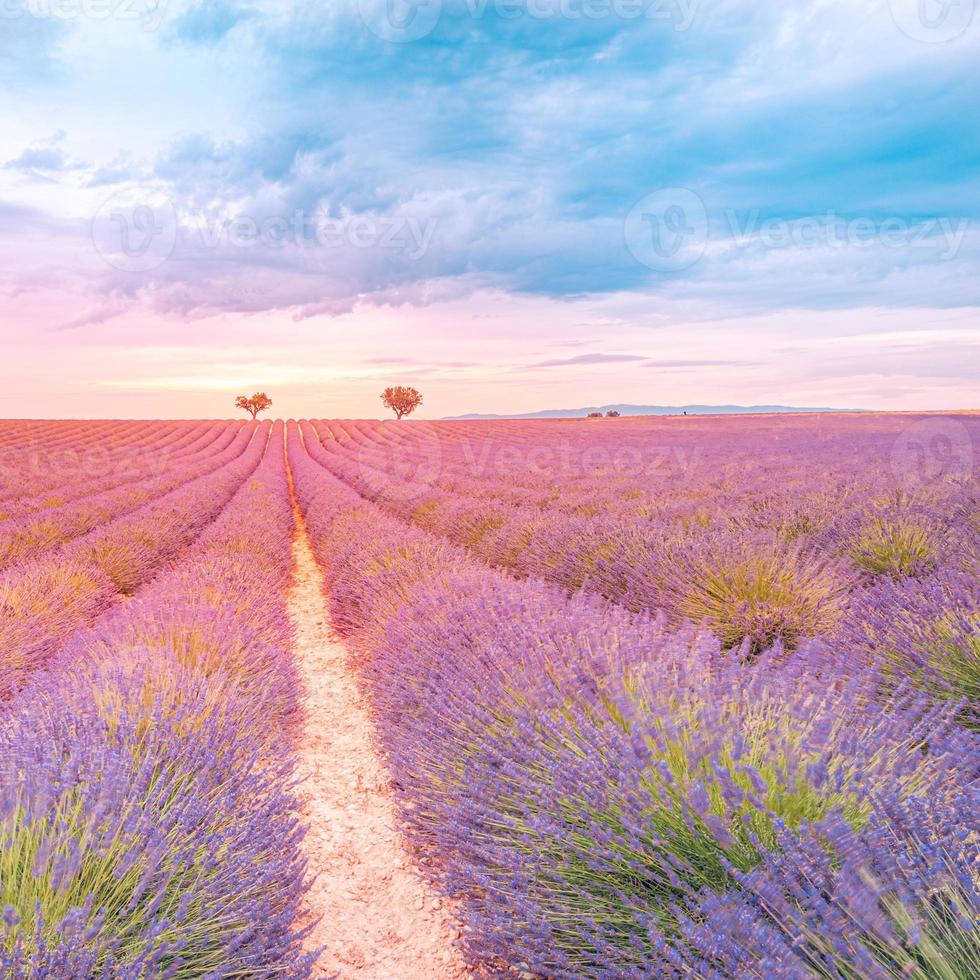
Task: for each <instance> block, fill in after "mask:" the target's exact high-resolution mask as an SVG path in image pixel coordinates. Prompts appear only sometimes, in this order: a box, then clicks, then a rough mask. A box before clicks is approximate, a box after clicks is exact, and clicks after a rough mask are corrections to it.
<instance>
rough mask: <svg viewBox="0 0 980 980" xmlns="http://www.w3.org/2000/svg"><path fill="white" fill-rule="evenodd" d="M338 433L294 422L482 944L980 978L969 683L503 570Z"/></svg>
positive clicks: (333, 574)
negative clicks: (747, 655)
mask: <svg viewBox="0 0 980 980" xmlns="http://www.w3.org/2000/svg"><path fill="white" fill-rule="evenodd" d="M301 432H302V434H304V435H305V436H306V443H305V446H304V445H303V444H302V442H301V440H300V438H299V437H300V434H301ZM329 457H330V454H329V453H326V451H325V450H323V449H322V447H320V446H319V444H318V442H317V440H316V439H315V436H314V435H313V433H312V432H311V431H310V429H309V427H306V426H304V427H303V429H302V430H301V429H300V428H299V427H298V426H296V427H291V430H290V440H289V459H290V465H291V467H292V471H293V475H294V480H295V485H296V491H297V496H298V499H299V501H300V506H301V508H302V510H303V511H304V514H305V517H306V521H307V526H308V528H309V531H310V534H311V538H312V541H313V545H314V549H315V552H316V554H317V557H318V558H319V560H320V561H321V562H322V564H323V566H324V569H325V572H326V578H327V589H328V592H329V596H330V599H331V602H332V605H333V609H332V612H333V617H334V622H335V624H336V625H337V626H338V628H340V629H341V630H342V631H343V633H344V634H345V636H346V638H347V640H348V643H349V644H350V646H351V648H352V650H353V651H354V653H355V655H356V657H357V662H358V665H359V667H360V670H361V672H362V676H363V677H364V679H365V683H366V684H367V686H368V688H369V690H370V693H371V696H372V703H373V705H374V708H375V711H376V714H377V718H378V722H379V726H380V730H381V733H382V738H383V741H384V746H385V749H386V751H387V753H388V755H389V757H390V760H391V764H392V766H393V768H394V773H395V777H396V785H397V786H399V787H400V788H401V791H402V800H401V802H402V804H403V811H402V812H403V816H404V818H405V820H406V824H407V827H408V829H409V831H410V833H412V834H413V835H414V836H415V838H416V840H417V842H418V843H419V844H420V846H422V847H423V848H428V849H430V850H431V851H432V852H433V853H434V854H435V855H436V856H437V857H438V859H439V861H438V863H437V866H438V867H439V869H440V871H439V875H440V878H439V882H438V883H439V884H440V886H441V887H442V888H443V889H444V890H445V891H446V892H447V893H448V894H449V895H450V896H451V897H452V898H453V899H454V900H455V901H456V902H457V903H458V908H459V910H460V913H461V914H462V915H463V917H464V919H465V921H466V924H467V929H466V936H467V942H468V947H469V949H470V951H471V953H473V954H474V955H476V956H479V957H480V958H481V959H483V960H484V961H486V962H490V963H493V962H500V963H502V964H503V967H502V969H506V968H511V969H515V968H516V969H524V970H530V971H532V972H533V973H535V974H536V975H539V976H543V977H567V976H575V977H634V976H635V977H641V976H651V975H656V976H665V977H666V976H678V977H680V976H692V975H693V976H700V977H718V978H721V977H732V976H738V977H760V978H761V977H768V978H772V977H777V978H783V977H786V978H789V977H793V978H795V977H804V976H814V975H815V976H827V977H874V978H877V977H905V976H922V977H949V978H953V977H963V976H969V975H971V970H972V969H973V967H974V966H975V964H976V963H977V962H980V932H978V920H980V894H978V891H977V883H976V868H977V866H978V862H980V853H978V842H977V839H976V834H975V818H976V814H977V812H978V806H977V804H978V794H977V783H976V779H977V773H978V772H980V752H978V744H977V740H976V738H975V736H974V735H973V734H972V733H971V732H970V731H969V730H968V729H967V728H965V727H964V726H962V725H961V724H959V723H958V719H957V710H958V706H957V705H953V706H950V705H943V704H939V705H937V704H936V703H934V702H933V701H931V700H930V699H929V697H928V696H927V695H925V694H923V693H921V692H919V691H917V690H916V689H915V688H914V687H911V686H909V685H906V684H901V683H899V684H897V685H896V684H894V683H891V682H889V683H885V680H886V678H884V677H883V676H882V674H881V672H879V671H878V670H876V669H875V667H874V665H873V664H863V663H861V662H860V659H859V658H856V657H847V656H839V655H835V654H834V653H833V652H832V651H830V650H828V649H827V648H826V647H819V646H816V645H813V644H809V643H801V644H800V645H799V646H798V648H797V649H795V650H793V651H790V652H786V651H782V650H776V651H773V652H765V651H763V652H760V653H759V654H758V655H757V657H756V658H755V660H754V661H753V662H752V663H746V662H744V661H742V660H740V659H739V658H736V657H731V656H730V655H726V654H725V653H724V652H723V650H722V648H721V646H720V644H719V643H718V641H717V639H715V638H714V637H713V636H711V635H710V634H709V633H707V632H699V631H697V630H695V629H693V628H690V627H684V628H668V627H667V626H666V624H665V621H664V619H663V617H650V616H648V615H646V614H644V613H635V612H630V611H628V610H626V609H625V608H624V607H623V606H621V605H615V604H610V603H608V602H607V601H606V600H604V599H602V598H601V597H599V596H597V595H595V594H594V593H592V594H590V593H587V592H578V593H575V594H572V595H569V594H568V593H567V591H566V590H564V589H560V588H557V587H556V586H554V585H549V584H547V583H545V582H543V581H542V580H541V579H540V578H538V577H534V576H526V577H524V578H523V579H520V580H516V579H513V578H511V577H509V576H507V575H505V574H500V573H497V572H494V571H492V570H490V569H488V568H487V566H486V565H484V564H482V563H480V562H477V561H475V560H474V559H473V558H472V557H470V556H469V555H468V554H467V553H466V551H464V550H462V549H460V548H459V547H458V546H456V545H453V544H451V543H449V542H448V541H446V540H445V538H439V537H436V536H433V535H430V534H428V533H426V532H424V531H422V530H420V529H418V528H415V527H411V526H409V525H406V524H405V523H404V522H403V521H401V520H399V519H397V518H395V517H394V516H392V515H390V514H385V513H384V512H383V511H380V510H378V509H377V508H376V507H375V506H374V505H373V504H371V503H369V502H366V501H365V500H364V499H363V497H361V496H360V495H359V494H357V493H356V492H355V491H354V490H353V489H351V488H350V487H349V486H347V485H345V484H344V483H343V482H341V481H339V480H338V479H336V478H335V477H334V476H333V475H332V474H331V473H330V470H329V469H328V468H327V466H328V465H329V463H330V459H329Z"/></svg>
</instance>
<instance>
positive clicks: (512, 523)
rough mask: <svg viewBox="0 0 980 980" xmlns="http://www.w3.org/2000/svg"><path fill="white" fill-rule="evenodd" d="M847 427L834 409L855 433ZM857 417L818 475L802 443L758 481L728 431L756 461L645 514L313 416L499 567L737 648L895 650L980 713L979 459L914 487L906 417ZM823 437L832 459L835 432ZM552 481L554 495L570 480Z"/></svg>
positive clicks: (382, 492)
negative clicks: (900, 447) (567, 498)
mask: <svg viewBox="0 0 980 980" xmlns="http://www.w3.org/2000/svg"><path fill="white" fill-rule="evenodd" d="M969 421H970V422H971V424H974V425H975V423H973V422H972V420H969ZM744 424H745V423H744V422H743V425H744ZM822 424H823V425H825V426H827V425H830V423H827V422H823V423H822ZM853 424H854V423H853V422H850V421H842V422H841V423H840V425H841V426H842V428H843V430H844V434H845V435H846V433H847V431H848V426H851V425H853ZM861 424H862V426H863V428H864V436H863V438H864V442H863V443H859V444H860V445H861V446H862V448H863V452H862V453H855V452H854V449H853V447H851V449H850V451H849V452H843V451H841V452H840V453H839V455H840V457H841V458H839V459H833V460H832V459H831V458H827V459H825V460H824V467H823V470H822V472H821V473H820V475H819V477H814V475H813V474H812V473H810V474H809V475H807V476H806V477H805V479H804V477H803V475H802V474H801V468H802V467H809V466H811V465H812V461H810V460H809V459H808V458H807V459H806V460H805V461H803V462H801V460H803V459H804V457H805V456H806V455H807V454H806V453H804V452H803V450H802V449H801V448H798V450H797V451H795V452H788V453H786V455H785V458H784V459H783V460H782V461H781V462H780V461H777V460H772V461H770V460H766V462H767V464H770V463H771V465H769V468H768V469H766V470H765V473H766V474H767V476H766V480H765V481H762V482H760V480H759V479H758V478H757V471H758V469H759V458H758V457H759V455H760V453H761V452H762V451H763V448H764V447H763V446H762V445H761V444H760V440H759V438H758V435H757V434H755V435H753V433H752V432H751V430H750V431H749V438H747V439H745V440H743V442H742V444H741V445H739V444H738V442H737V441H735V440H733V439H732V438H731V435H732V434H731V433H729V440H728V443H729V455H730V456H733V457H735V458H737V459H746V460H749V459H751V461H752V462H751V465H748V464H747V472H746V475H745V476H744V479H742V480H740V481H739V482H732V481H731V480H729V481H728V483H727V484H726V485H725V486H724V487H721V486H718V485H716V484H714V483H713V482H712V480H711V478H710V474H705V475H704V476H703V477H701V478H700V479H699V480H694V479H693V478H692V479H691V480H689V481H688V483H687V484H686V485H684V486H681V487H679V488H678V491H679V492H678V496H679V497H680V498H681V501H680V503H678V502H677V501H671V500H669V499H664V500H661V501H659V502H655V501H648V502H647V503H646V504H645V505H644V507H645V511H644V513H643V514H640V513H638V512H637V511H636V510H635V509H632V504H633V501H634V498H632V497H630V498H629V499H627V500H626V501H625V503H624V506H623V507H622V508H616V507H615V506H613V505H612V504H610V503H609V501H608V500H607V501H606V507H605V509H604V510H603V511H602V512H599V513H595V514H590V515H581V514H578V515H576V514H572V513H569V511H568V510H567V509H565V508H563V507H560V506H556V507H552V508H542V507H541V506H538V505H534V504H518V503H515V502H513V500H512V499H511V490H510V489H509V486H508V484H507V483H506V481H504V482H503V483H501V481H499V480H495V479H483V480H480V479H477V478H476V477H473V476H469V477H467V478H466V479H465V480H464V481H462V482H460V479H459V478H455V479H447V477H446V475H445V473H443V472H442V470H443V468H444V467H449V468H450V469H452V465H458V463H457V464H452V465H451V461H452V460H453V453H452V451H451V445H452V438H453V437H452V435H451V434H445V433H444V434H443V435H442V436H441V437H440V438H441V439H442V443H441V444H442V445H443V447H444V448H443V450H442V454H443V463H442V465H441V466H440V469H439V472H436V473H431V472H428V471H427V470H426V467H425V465H424V463H423V462H422V456H424V452H423V451H422V450H421V449H420V446H421V443H418V442H416V444H415V445H414V450H415V454H416V455H415V461H414V466H413V465H412V449H413V439H412V436H411V434H408V435H403V436H400V437H386V438H388V439H389V441H390V442H391V446H389V447H388V449H387V450H385V449H382V448H381V447H380V442H381V436H380V435H373V440H372V438H369V436H371V434H372V433H374V432H375V431H376V430H382V431H383V430H385V429H386V427H385V426H381V425H377V424H375V425H374V427H373V429H371V428H370V427H368V426H361V427H360V428H359V429H358V428H357V427H355V426H352V425H351V424H349V423H348V424H340V423H312V424H311V425H309V426H307V428H306V431H307V433H308V434H310V435H311V437H312V438H313V439H316V436H319V439H318V440H317V441H316V443H315V444H313V446H312V451H314V452H319V451H320V449H321V447H322V450H323V452H322V453H321V454H320V455H319V457H318V458H319V459H320V461H321V462H323V464H324V465H325V466H327V467H328V468H330V470H331V471H332V472H333V473H334V474H335V475H337V476H338V477H340V478H342V479H344V480H345V481H346V482H348V483H350V484H351V485H352V486H353V487H355V488H356V489H357V490H358V492H360V493H361V494H362V495H364V496H365V497H367V498H369V499H371V500H373V501H375V502H376V503H378V504H380V505H381V506H383V507H384V508H385V509H387V510H388V511H390V512H391V513H393V514H395V515H396V516H398V517H400V518H402V519H405V520H408V521H409V522H411V523H413V524H415V525H417V526H419V527H421V528H423V529H425V530H428V531H431V532H434V533H436V534H439V535H443V536H445V537H446V538H448V539H449V540H451V541H453V542H455V543H457V544H460V545H463V546H465V547H466V548H467V549H468V550H469V551H470V552H472V553H473V554H474V555H475V556H477V557H479V558H481V559H483V560H484V561H486V562H488V563H490V564H492V565H495V566H498V567H501V568H504V569H506V570H508V571H509V572H511V573H514V574H517V575H519V576H534V577H543V578H546V579H548V580H550V581H553V582H555V583H557V584H559V585H561V586H562V587H564V588H566V589H570V590H572V589H579V588H585V589H587V590H589V591H593V592H596V593H598V594H600V595H602V596H604V597H606V598H609V599H612V600H613V601H616V602H618V603H621V604H622V605H624V606H626V607H627V608H628V609H631V610H644V611H649V612H655V611H660V610H662V611H664V612H665V613H666V614H667V615H668V616H669V617H670V619H671V621H672V622H675V623H679V622H682V621H685V620H686V621H693V622H699V623H704V624H705V625H706V626H708V627H709V628H710V629H711V630H712V631H713V632H714V633H715V634H716V635H717V636H718V637H719V639H720V640H721V641H722V643H723V644H724V645H725V646H727V647H737V646H739V645H740V644H745V645H746V647H747V648H748V649H749V650H751V651H752V652H757V651H758V650H760V649H763V648H766V647H768V646H770V645H772V644H773V643H774V642H776V641H777V640H778V641H780V642H782V643H783V644H785V645H786V646H790V647H792V646H793V645H795V644H796V643H797V642H798V641H799V640H800V639H801V638H804V637H822V638H825V639H828V640H832V641H833V642H834V643H835V644H836V645H837V646H838V647H839V648H840V649H841V650H842V655H850V656H860V657H862V658H865V659H868V658H870V659H877V660H881V661H884V662H885V663H886V665H887V667H888V669H889V671H890V672H891V674H892V675H893V676H894V677H896V678H898V679H902V678H904V679H911V680H913V681H914V682H915V683H916V684H918V685H920V686H922V687H924V688H927V689H928V690H929V691H930V692H931V693H932V694H933V695H934V696H936V697H938V698H942V699H946V700H950V701H962V702H965V705H966V707H965V711H966V712H967V713H968V714H971V713H972V715H973V717H974V723H980V717H978V714H977V713H978V711H980V647H978V644H977V640H976V637H977V632H978V626H980V594H978V590H977V585H976V582H977V571H978V560H977V556H978V553H980V549H978V543H980V520H978V516H977V515H978V509H977V501H976V492H975V483H973V482H972V481H970V480H969V479H968V476H969V473H968V472H965V473H963V474H956V473H952V474H949V475H948V477H947V478H943V479H939V478H937V479H935V480H932V481H930V482H929V483H928V484H927V485H923V486H920V487H919V488H918V489H917V492H916V493H914V494H912V493H910V492H908V491H903V490H902V488H901V486H900V485H898V484H897V483H896V478H895V474H894V473H893V472H891V471H890V470H889V469H888V465H887V464H888V453H887V446H888V445H889V442H890V443H891V444H894V438H895V437H894V428H895V426H896V424H897V423H896V422H895V420H893V419H888V420H886V421H885V422H882V423H879V427H881V428H883V429H884V432H885V435H886V436H887V438H883V437H882V436H881V433H878V432H877V430H876V429H874V428H873V427H872V423H871V421H869V420H861ZM956 424H957V425H960V426H963V428H964V430H965V425H963V423H959V422H957V423H956ZM529 428H535V427H534V426H530V427H529ZM314 429H315V432H316V435H315V436H314V435H313V430H314ZM344 432H345V433H347V434H346V435H345V436H344V437H343V438H341V435H342V433H344ZM358 432H359V433H360V438H361V439H362V441H361V442H358V441H356V439H355V438H354V437H355V435H357V433H358ZM794 435H795V436H796V437H797V443H796V445H797V446H798V447H801V446H808V444H807V443H805V442H803V441H802V436H801V433H799V432H795V433H794V431H793V430H789V432H788V433H787V434H786V435H785V436H784V438H786V439H790V438H791V437H793V436H794ZM872 436H874V437H875V438H872ZM650 438H655V436H654V435H650ZM809 438H811V439H812V436H811V437H809ZM719 441H720V440H718V439H717V438H716V440H715V443H716V448H717V443H718V442H719ZM823 441H824V442H826V441H828V440H823ZM829 444H830V446H831V448H832V451H833V452H832V453H831V457H832V456H833V453H835V452H837V451H838V445H839V444H838V441H837V440H833V441H830V443H829ZM392 447H394V448H392ZM395 448H400V449H401V450H402V451H404V452H405V453H406V454H407V462H408V473H407V475H401V476H400V475H399V474H398V473H397V472H395V471H393V469H392V467H391V466H390V465H387V460H388V459H389V458H390V455H386V454H391V453H394V452H395ZM712 451H715V450H712ZM874 453H878V454H879V456H878V458H877V459H876V458H875V456H874ZM881 454H884V458H882V456H881ZM709 455H710V454H709ZM825 455H826V450H825ZM859 463H860V464H861V466H859V465H858V464H859ZM753 474H756V475H753ZM525 475H526V474H525ZM958 476H959V478H957V477H958ZM601 479H602V477H601V476H600V477H596V480H597V481H600V480H601ZM554 496H555V498H556V500H557V501H558V502H559V503H560V502H561V500H562V497H563V491H562V489H561V487H560V486H556V488H555V493H554ZM597 496H601V494H599V493H598V492H597ZM685 496H686V497H687V498H688V499H687V500H686V501H685V500H684V499H683V498H684V497H685Z"/></svg>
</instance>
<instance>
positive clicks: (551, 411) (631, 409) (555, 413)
mask: <svg viewBox="0 0 980 980" xmlns="http://www.w3.org/2000/svg"><path fill="white" fill-rule="evenodd" d="M612 411H615V412H619V414H620V415H683V414H684V412H687V414H688V415H750V414H769V415H771V414H777V415H778V414H784V413H790V412H859V411H863V409H853V408H794V407H793V406H791V405H590V406H588V407H587V408H548V409H545V410H544V411H542V412H525V413H523V414H521V415H479V414H476V413H473V414H470V415H450V416H447V418H446V421H447V422H461V421H464V420H467V419H575V418H584V417H585V416H586V415H588V414H589V412H602V413H603V414H605V413H606V412H612Z"/></svg>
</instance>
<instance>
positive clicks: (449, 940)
mask: <svg viewBox="0 0 980 980" xmlns="http://www.w3.org/2000/svg"><path fill="white" fill-rule="evenodd" d="M296 522H297V529H298V530H297V535H296V538H295V539H294V542H293V559H294V561H295V565H296V572H295V579H294V582H293V588H292V591H291V593H290V597H289V614H290V618H291V619H292V621H293V624H294V627H295V629H296V647H295V653H296V657H297V661H298V663H299V666H300V670H301V672H302V675H303V679H304V683H305V686H306V704H305V708H306V721H305V725H304V732H303V738H302V741H301V742H300V760H299V769H300V776H301V777H302V778H303V779H304V782H303V784H302V785H301V787H300V794H301V796H303V798H304V814H303V815H304V817H305V819H306V823H307V826H308V828H309V830H308V833H307V837H306V841H305V850H306V854H307V858H308V860H309V864H310V872H311V874H315V875H316V876H317V880H316V882H315V884H314V885H313V888H312V890H311V891H310V895H309V905H310V908H311V911H312V913H313V915H314V916H322V918H321V920H320V923H319V925H318V926H317V928H316V930H315V931H314V932H313V934H312V935H311V936H310V938H309V940H308V944H307V945H308V948H311V949H315V948H318V947H320V946H326V947H327V948H326V952H325V953H324V954H323V956H322V957H321V960H320V964H319V965H320V970H321V975H322V976H323V977H332V976H336V977H338V978H339V980H347V978H357V980H449V978H457V977H466V976H467V975H468V974H467V972H466V969H465V967H464V965H463V962H462V959H461V958H460V956H459V953H458V952H457V951H456V950H455V949H454V947H453V938H454V936H455V934H456V933H455V931H454V929H453V927H452V926H451V924H450V923H449V921H448V919H447V916H446V915H445V913H444V912H443V911H442V910H441V909H440V907H439V901H438V900H437V899H436V898H435V897H434V895H433V893H432V892H431V890H430V889H429V888H428V887H427V885H426V884H425V883H424V882H423V881H422V880H421V879H420V878H419V877H418V876H417V875H416V873H415V871H414V870H413V866H412V859H411V857H410V855H409V854H408V852H407V851H406V850H405V847H404V844H403V842H402V839H401V836H400V835H399V833H398V832H397V831H396V830H395V825H394V810H393V807H392V804H391V800H390V796H389V788H388V776H387V773H386V771H385V769H384V766H383V764H382V762H381V760H380V759H379V757H378V754H377V752H376V751H375V749H374V745H373V730H372V723H371V720H370V718H369V716H368V714H367V711H366V710H365V706H364V704H363V702H362V699H361V697H360V695H359V692H358V690H357V687H356V684H355V681H354V678H353V676H352V675H351V671H350V669H349V668H348V666H347V658H346V650H345V649H344V646H343V644H342V643H341V642H340V641H339V640H338V639H337V638H336V637H335V636H334V635H333V634H332V632H331V630H330V625H329V619H328V612H327V605H326V602H325V600H324V596H323V591H322V586H323V576H322V573H321V572H320V569H319V567H318V566H317V564H316V561H315V559H314V558H313V553H312V551H311V550H310V544H309V539H308V537H307V534H306V527H305V524H304V523H303V521H302V518H301V516H300V514H299V512H298V511H297V514H296Z"/></svg>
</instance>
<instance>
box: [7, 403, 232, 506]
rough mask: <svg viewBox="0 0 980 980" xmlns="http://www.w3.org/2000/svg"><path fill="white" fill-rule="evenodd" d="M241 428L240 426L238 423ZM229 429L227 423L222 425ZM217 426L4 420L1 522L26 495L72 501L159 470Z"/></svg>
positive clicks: (187, 423) (194, 423)
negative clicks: (195, 438) (189, 440)
mask: <svg viewBox="0 0 980 980" xmlns="http://www.w3.org/2000/svg"><path fill="white" fill-rule="evenodd" d="M234 424H235V425H239V424H241V423H234ZM217 425H218V426H220V427H221V428H224V427H225V426H226V425H227V423H217ZM214 426H215V423H213V422H211V423H202V422H155V423H147V422H33V423H28V422H5V423H4V425H3V432H2V434H0V520H5V519H6V518H7V516H9V515H8V508H10V506H11V504H12V503H14V504H17V503H22V502H23V499H24V497H25V495H27V496H29V497H31V498H33V499H34V500H35V501H37V500H40V501H41V502H42V503H43V502H44V501H45V500H46V499H47V495H52V496H54V497H55V498H57V499H62V498H63V499H62V502H63V500H67V499H70V498H72V497H74V496H75V495H77V494H78V493H79V492H80V491H81V492H84V493H87V492H90V490H89V486H90V485H97V484H99V483H103V484H104V486H108V485H109V484H111V483H112V482H114V481H118V480H119V479H121V478H126V477H134V476H135V477H138V476H139V475H140V472H141V470H145V469H146V468H147V466H149V467H150V468H151V469H155V471H156V472H159V469H156V467H157V465H158V463H159V461H160V460H161V459H162V458H165V457H166V454H167V453H168V452H169V450H170V449H171V448H174V449H176V448H178V447H179V445H180V444H181V443H183V442H184V441H185V440H186V439H187V438H188V437H189V436H191V437H193V436H196V435H197V434H199V433H200V431H202V430H203V429H205V428H213V427H214Z"/></svg>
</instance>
